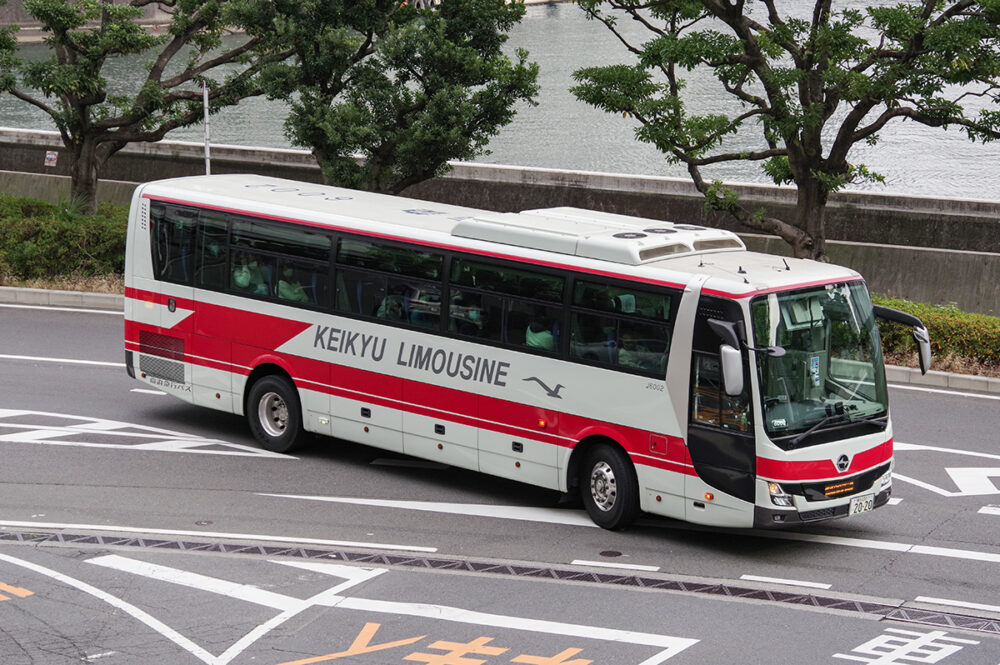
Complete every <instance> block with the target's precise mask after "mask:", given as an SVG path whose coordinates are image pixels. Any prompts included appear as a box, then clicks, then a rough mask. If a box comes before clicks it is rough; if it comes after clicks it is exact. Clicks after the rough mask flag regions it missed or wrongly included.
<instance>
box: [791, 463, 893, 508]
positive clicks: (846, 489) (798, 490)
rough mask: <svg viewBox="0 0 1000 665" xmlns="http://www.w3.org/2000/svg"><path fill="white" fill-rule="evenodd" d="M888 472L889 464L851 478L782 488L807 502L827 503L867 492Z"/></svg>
mask: <svg viewBox="0 0 1000 665" xmlns="http://www.w3.org/2000/svg"><path fill="white" fill-rule="evenodd" d="M888 470H889V464H888V462H887V463H885V464H883V465H881V466H877V467H875V468H874V469H869V470H868V471H865V472H864V473H859V474H858V475H856V476H851V477H850V478H840V479H838V480H828V481H826V482H823V483H802V484H801V485H794V486H786V485H785V483H782V484H781V486H782V487H784V488H785V491H786V492H789V493H791V494H798V495H800V496H805V498H806V501H826V500H827V499H834V498H838V497H843V496H853V495H855V494H860V493H862V492H867V491H868V490H870V489H871V488H872V485H874V484H875V481H876V480H878V479H879V478H881V477H882V476H883V475H884V474H885V472H886V471H888Z"/></svg>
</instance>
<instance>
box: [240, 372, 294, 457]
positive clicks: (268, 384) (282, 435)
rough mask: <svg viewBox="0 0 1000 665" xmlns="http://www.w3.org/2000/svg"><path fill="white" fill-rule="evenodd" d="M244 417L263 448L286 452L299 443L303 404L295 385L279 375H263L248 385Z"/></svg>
mask: <svg viewBox="0 0 1000 665" xmlns="http://www.w3.org/2000/svg"><path fill="white" fill-rule="evenodd" d="M247 420H248V421H249V423H250V431H251V432H253V435H254V438H256V439H257V440H258V441H260V443H261V445H263V446H264V448H265V449H266V450H270V451H271V452H275V453H286V452H288V451H289V450H292V449H294V448H295V447H296V446H298V445H299V443H300V439H301V434H302V408H301V406H300V405H299V394H298V392H296V390H295V386H293V385H292V384H291V382H290V381H288V379H286V378H284V377H282V376H265V377H264V378H263V379H261V380H260V381H257V383H255V384H253V387H252V388H251V389H250V395H249V398H248V399H247Z"/></svg>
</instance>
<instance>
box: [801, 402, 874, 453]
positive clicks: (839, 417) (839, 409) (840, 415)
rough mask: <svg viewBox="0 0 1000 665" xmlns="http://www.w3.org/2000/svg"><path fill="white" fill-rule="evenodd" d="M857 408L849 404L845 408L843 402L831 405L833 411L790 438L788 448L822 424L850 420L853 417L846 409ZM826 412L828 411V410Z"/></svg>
mask: <svg viewBox="0 0 1000 665" xmlns="http://www.w3.org/2000/svg"><path fill="white" fill-rule="evenodd" d="M827 408H829V407H827ZM857 408H858V407H857V406H854V405H851V406H848V407H847V408H846V409H845V408H844V403H843V402H837V403H836V404H834V405H833V409H834V413H831V414H830V415H828V416H826V417H823V418H820V419H819V420H817V421H816V422H815V423H813V426H812V427H810V428H809V429H807V430H806V431H805V432H802V434H799V435H798V436H797V437H795V438H794V439H792V441H791V443H790V444H789V448H794V447H795V446H797V445H799V442H800V441H802V439H804V438H806V437H807V436H809V435H810V434H812V433H813V432H815V431H816V430H818V429H819V428H820V427H822V426H823V425H827V424H829V423H833V422H839V421H843V420H846V421H847V422H852V421H853V420H854V419H853V418H852V417H851V414H849V413H847V411H848V410H856V409H857ZM827 413H829V411H828V412H827Z"/></svg>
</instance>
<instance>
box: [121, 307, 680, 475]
mask: <svg viewBox="0 0 1000 665" xmlns="http://www.w3.org/2000/svg"><path fill="white" fill-rule="evenodd" d="M130 291H131V293H129V294H127V295H128V297H132V298H135V297H140V298H142V297H144V296H147V295H148V296H151V297H153V298H154V300H163V301H165V300H166V299H167V298H166V296H163V297H161V296H157V295H156V294H152V293H145V292H140V291H137V290H135V289H131V290H130ZM186 304H187V303H183V302H181V301H178V306H179V307H184V306H185V305H186ZM200 307H201V311H200V312H199V316H200V317H201V320H205V319H208V320H211V319H212V318H215V317H220V316H221V317H224V318H225V320H226V325H230V324H231V323H232V318H231V316H230V314H229V313H230V312H232V311H234V310H230V309H228V308H224V307H221V306H216V305H208V304H206V303H200ZM213 309H214V310H218V311H215V312H212V313H209V312H210V311H211V310H213ZM236 311H239V310H236ZM242 314H243V315H244V316H245V318H247V320H248V321H252V325H247V326H242V327H240V328H237V329H236V330H238V331H239V332H238V333H236V334H234V337H239V338H240V341H239V342H237V341H233V342H231V343H228V342H220V341H219V340H217V339H214V338H212V337H205V336H203V335H200V334H197V333H191V332H188V331H179V330H170V331H167V330H164V329H163V328H159V327H156V326H151V325H148V324H142V323H137V322H135V321H126V322H125V339H126V348H129V349H132V350H138V345H137V343H136V340H138V338H139V332H140V331H141V330H150V331H157V332H170V333H173V334H176V335H178V336H179V337H181V338H183V339H184V340H185V349H186V353H185V357H184V360H185V362H188V363H191V364H194V365H199V366H203V367H210V368H213V369H222V370H224V371H230V372H233V373H235V374H240V375H243V376H247V375H249V374H250V371H251V370H252V368H254V367H257V366H259V365H261V364H263V363H265V362H273V363H275V364H277V365H279V366H280V367H282V368H283V369H285V371H287V372H288V373H289V375H290V376H292V377H293V379H294V381H295V382H296V384H297V385H300V386H305V385H308V388H309V389H310V390H315V391H317V392H322V393H325V394H328V395H332V396H335V397H343V398H347V399H352V400H357V401H359V402H366V403H369V404H373V405H377V406H384V407H387V408H391V409H397V410H400V411H405V412H408V413H414V414H418V415H424V416H428V417H434V418H440V419H442V420H447V421H449V422H454V423H459V424H464V425H469V426H473V427H480V428H483V429H487V430H490V431H494V432H501V433H504V434H508V435H511V436H513V437H524V438H530V439H533V440H537V441H543V442H547V443H550V444H553V445H558V446H562V447H573V446H574V445H575V444H576V442H578V441H580V440H582V439H583V438H586V437H587V436H592V435H601V436H607V437H609V438H611V439H614V440H615V441H617V442H619V443H620V444H622V446H624V447H625V449H626V450H627V451H629V452H630V453H638V454H646V453H648V452H649V450H650V437H651V436H652V435H656V436H663V437H666V440H667V447H668V453H667V455H666V457H667V459H664V460H662V462H661V461H659V460H655V461H654V460H653V459H649V460H645V459H644V461H643V462H642V463H644V464H647V465H649V466H655V467H659V468H668V467H670V468H672V466H671V465H673V466H680V467H682V468H683V469H684V472H686V473H690V474H691V475H694V472H693V470H692V469H690V468H689V465H690V464H691V461H690V457H689V456H688V455H687V447H686V446H685V444H684V440H683V438H680V437H677V436H673V435H668V434H658V433H654V432H649V431H647V430H642V429H638V428H634V427H628V426H626V425H620V424H617V423H610V422H605V421H600V420H595V419H592V418H586V417H583V416H577V415H574V414H570V413H565V412H562V411H556V410H552V409H546V408H544V407H539V406H533V405H529V404H521V403H518V402H512V401H509V400H503V399H499V398H495V397H487V396H485V395H480V394H478V393H474V392H469V391H463V390H457V389H454V388H446V387H443V386H438V385H435V384H430V383H424V382H421V381H416V380H412V379H402V378H400V377H398V376H392V375H387V374H382V373H379V372H373V371H369V370H363V369H358V368H355V367H350V366H347V365H340V364H336V363H331V362H329V361H324V360H315V359H312V358H306V357H303V356H295V355H291V354H285V353H280V352H277V351H268V350H267V348H268V347H262V346H256V345H255V344H246V343H241V342H247V341H249V340H248V339H247V338H250V337H254V338H256V337H257V336H258V335H260V334H266V336H267V337H271V338H274V339H277V338H275V337H274V331H275V330H278V329H284V330H285V331H286V332H287V331H289V330H290V331H291V333H292V334H290V335H289V337H288V338H283V339H278V340H277V343H276V344H273V346H271V347H270V348H278V347H280V346H281V345H282V344H283V343H285V342H286V341H288V339H291V338H292V337H294V336H296V335H298V334H301V332H303V331H304V330H305V329H307V328H309V327H311V326H312V325H313V324H302V323H301V322H297V321H296V322H288V321H284V320H283V319H280V318H278V317H272V316H268V315H264V314H255V313H252V312H242ZM282 322H284V323H285V324H286V325H281V323H282ZM290 324H295V325H290ZM196 325H197V328H202V327H203V325H202V323H200V322H199V323H198V324H196ZM205 325H211V324H205ZM226 347H228V348H230V349H231V359H230V358H223V357H222V356H224V355H225V353H226ZM674 455H676V456H677V457H676V458H675V457H674ZM684 465H688V466H684ZM673 470H677V469H673Z"/></svg>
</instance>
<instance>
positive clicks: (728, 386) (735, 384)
mask: <svg viewBox="0 0 1000 665" xmlns="http://www.w3.org/2000/svg"><path fill="white" fill-rule="evenodd" d="M719 357H720V360H721V364H722V388H723V390H725V392H726V394H727V395H729V396H730V397H735V396H737V395H742V394H743V354H742V353H740V350H739V349H736V348H733V347H732V346H730V345H729V344H723V345H722V346H720V347H719Z"/></svg>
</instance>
